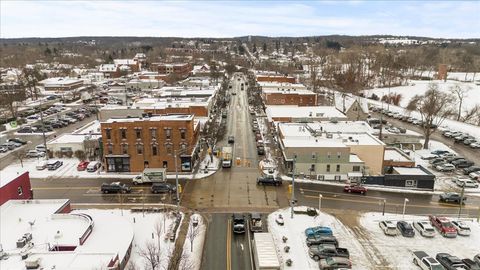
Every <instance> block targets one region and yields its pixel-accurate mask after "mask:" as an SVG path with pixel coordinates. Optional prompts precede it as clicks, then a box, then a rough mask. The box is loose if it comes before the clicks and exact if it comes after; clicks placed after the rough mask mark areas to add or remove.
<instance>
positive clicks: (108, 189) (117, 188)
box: [100, 182, 132, 194]
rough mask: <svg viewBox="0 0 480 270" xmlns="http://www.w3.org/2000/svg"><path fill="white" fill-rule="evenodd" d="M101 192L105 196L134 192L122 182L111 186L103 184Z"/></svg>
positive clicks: (113, 183)
mask: <svg viewBox="0 0 480 270" xmlns="http://www.w3.org/2000/svg"><path fill="white" fill-rule="evenodd" d="M100 190H101V192H102V193H104V194H107V193H130V192H131V191H132V188H130V187H129V186H127V185H125V184H122V183H120V182H112V183H110V184H108V183H103V184H102V186H101V188H100Z"/></svg>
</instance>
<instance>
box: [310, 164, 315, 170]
mask: <svg viewBox="0 0 480 270" xmlns="http://www.w3.org/2000/svg"><path fill="white" fill-rule="evenodd" d="M310 171H312V172H314V171H315V164H312V165H311V166H310Z"/></svg>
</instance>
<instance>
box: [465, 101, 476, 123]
mask: <svg viewBox="0 0 480 270" xmlns="http://www.w3.org/2000/svg"><path fill="white" fill-rule="evenodd" d="M477 114H480V105H478V104H477V105H475V106H474V107H473V108H471V109H469V110H466V111H465V112H464V114H463V116H462V122H466V123H470V122H473V123H475V116H476V115H477Z"/></svg>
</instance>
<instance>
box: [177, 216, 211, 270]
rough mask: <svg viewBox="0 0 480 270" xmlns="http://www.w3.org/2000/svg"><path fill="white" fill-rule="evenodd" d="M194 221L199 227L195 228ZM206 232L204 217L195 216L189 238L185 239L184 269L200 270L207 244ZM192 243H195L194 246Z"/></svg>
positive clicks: (181, 263) (182, 265)
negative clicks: (204, 245) (204, 246)
mask: <svg viewBox="0 0 480 270" xmlns="http://www.w3.org/2000/svg"><path fill="white" fill-rule="evenodd" d="M194 220H196V221H197V222H198V223H197V224H198V225H197V226H193V221H194ZM206 232H207V230H206V227H205V223H204V220H203V218H202V216H201V215H199V214H193V215H192V216H191V217H190V224H189V225H188V231H187V237H186V239H185V243H184V244H183V256H182V258H181V262H180V266H181V268H182V269H191V270H198V269H200V266H201V264H202V254H203V244H204V242H205V234H206ZM191 242H193V245H191ZM192 246H193V249H192Z"/></svg>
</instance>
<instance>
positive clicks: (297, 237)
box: [268, 206, 373, 270]
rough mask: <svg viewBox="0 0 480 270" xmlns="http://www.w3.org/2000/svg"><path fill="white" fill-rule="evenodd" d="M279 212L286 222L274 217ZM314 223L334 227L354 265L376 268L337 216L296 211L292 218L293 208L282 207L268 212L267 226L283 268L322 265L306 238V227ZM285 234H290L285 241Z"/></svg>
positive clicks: (340, 243) (355, 267)
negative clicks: (303, 213)
mask: <svg viewBox="0 0 480 270" xmlns="http://www.w3.org/2000/svg"><path fill="white" fill-rule="evenodd" d="M295 209H296V210H300V209H304V210H305V209H306V207H301V206H300V207H296V208H295ZM279 214H281V215H282V216H283V219H284V222H285V225H284V226H279V225H277V223H276V222H275V218H276V217H277V216H278V215H279ZM314 226H328V227H330V228H331V229H332V230H333V234H334V236H335V237H336V238H337V240H338V242H339V247H342V248H347V249H348V251H349V252H350V259H351V261H352V266H353V269H373V268H371V267H372V264H371V263H370V262H369V260H368V259H367V257H366V254H365V252H364V250H363V248H362V246H361V244H360V243H359V241H358V240H357V239H356V237H355V235H354V233H353V232H352V231H351V230H350V229H349V228H347V227H346V226H345V225H343V224H342V223H341V222H340V221H338V220H337V219H336V218H334V217H333V216H331V215H328V214H325V213H320V215H319V216H317V217H310V216H307V215H299V214H295V216H294V218H293V219H291V218H290V208H286V209H280V210H278V211H276V212H273V213H271V214H270V215H269V216H268V229H269V231H270V232H271V233H272V236H273V239H274V241H275V245H276V248H277V255H278V258H279V260H280V264H281V265H282V267H283V268H284V269H302V270H303V269H305V270H306V269H319V266H318V262H316V261H314V260H313V259H311V258H310V256H309V255H308V247H307V244H306V241H305V239H306V237H305V229H306V228H309V227H314ZM283 236H285V237H287V238H288V240H287V242H286V243H283V241H282V237H283ZM285 246H289V247H290V251H289V252H288V253H286V252H285V251H284V247H285ZM287 259H291V260H292V261H293V264H292V266H291V267H288V266H286V265H285V261H286V260H287Z"/></svg>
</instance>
